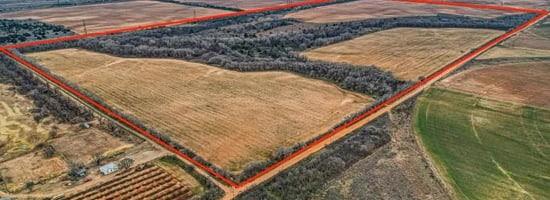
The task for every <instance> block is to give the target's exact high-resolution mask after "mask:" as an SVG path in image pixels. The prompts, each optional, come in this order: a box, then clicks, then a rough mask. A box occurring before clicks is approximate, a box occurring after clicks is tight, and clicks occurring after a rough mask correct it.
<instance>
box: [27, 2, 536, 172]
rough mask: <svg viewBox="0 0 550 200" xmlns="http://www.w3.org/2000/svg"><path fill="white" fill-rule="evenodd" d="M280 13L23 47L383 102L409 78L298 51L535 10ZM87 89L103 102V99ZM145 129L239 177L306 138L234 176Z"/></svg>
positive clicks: (503, 24)
mask: <svg viewBox="0 0 550 200" xmlns="http://www.w3.org/2000/svg"><path fill="white" fill-rule="evenodd" d="M285 12H286V11H283V12H269V13H267V14H265V13H264V14H254V15H247V16H241V17H235V18H231V19H223V20H216V21H211V22H205V23H199V24H193V25H185V26H178V27H171V28H164V29H157V30H149V31H142V32H136V33H127V34H123V35H117V36H105V37H100V38H94V39H86V40H80V41H73V42H66V43H57V44H52V45H44V46H39V47H33V48H27V49H25V51H42V50H51V49H57V48H69V47H78V48H85V49H89V50H94V51H98V52H103V53H109V54H114V55H118V56H125V57H152V58H176V59H183V60H190V61H194V62H201V63H206V64H210V65H214V66H218V67H222V68H225V69H230V70H235V71H241V72H249V71H287V72H292V73H297V74H300V75H303V76H305V77H310V78H316V79H321V80H326V81H330V82H333V83H335V84H337V85H339V86H340V87H342V88H344V89H348V90H352V91H356V92H361V93H364V94H368V95H370V96H372V97H374V98H376V99H377V100H378V101H382V100H383V99H386V98H388V97H389V96H391V95H392V94H394V93H395V92H397V91H399V90H401V89H403V88H405V87H406V86H408V85H409V84H410V83H409V82H405V81H401V80H397V79H396V78H394V77H393V76H392V74H391V73H389V72H385V71H382V70H380V69H378V68H376V67H374V66H354V65H349V64H342V63H330V62H322V61H310V60H308V59H306V58H304V57H301V56H300V55H299V52H301V51H304V50H307V49H310V48H315V47H320V46H324V45H328V44H332V43H335V42H339V41H343V40H349V39H352V38H354V37H358V36H361V35H364V34H367V33H373V32H377V31H381V30H387V29H391V28H396V27H425V28H432V27H438V28H444V27H445V28H447V27H449V28H450V27H453V28H490V29H498V30H508V29H511V28H513V27H515V26H517V25H519V24H520V23H523V22H524V21H526V20H528V19H530V18H531V17H532V15H511V16H504V17H497V18H493V19H485V18H473V17H464V16H457V15H437V16H416V17H398V18H388V19H369V20H362V21H353V22H340V23H331V24H318V25H308V26H293V28H292V29H285V31H284V32H283V31H278V29H277V28H280V27H288V26H292V25H297V24H298V25H299V24H301V22H298V21H295V20H292V19H283V18H282V17H283V16H284V14H285ZM88 94H89V95H90V96H92V97H93V98H94V99H96V100H97V101H99V102H101V103H103V101H102V100H101V98H98V97H96V96H94V95H93V94H90V93H88ZM103 104H104V105H106V104H105V103H103ZM106 106H107V107H108V105H106ZM365 110H368V108H367V109H365ZM121 115H123V116H126V117H127V118H128V119H130V120H131V121H133V122H134V123H136V124H138V125H140V126H141V127H142V128H144V129H147V126H146V125H144V124H143V123H141V122H140V121H139V120H138V119H136V118H134V117H132V116H127V115H124V114H123V113H121ZM349 119H351V118H347V119H346V120H344V122H345V121H347V120H349ZM344 122H342V123H344ZM147 130H149V132H151V133H153V134H154V135H156V136H157V137H159V138H160V139H162V140H163V141H165V142H167V143H169V144H171V145H173V146H174V147H176V148H178V149H180V151H182V152H183V153H186V154H187V155H190V156H191V157H192V158H194V159H196V160H197V161H199V162H201V163H203V164H205V165H207V166H209V167H211V168H213V169H214V170H215V171H217V172H218V173H220V174H223V175H225V176H226V177H230V178H232V179H233V180H236V181H240V180H244V179H246V178H247V177H250V176H252V175H254V174H255V173H257V172H258V171H260V170H261V169H263V168H265V167H266V166H268V165H269V164H271V163H273V162H275V161H277V160H280V159H282V158H284V157H285V156H286V155H289V154H290V153H292V152H294V151H296V150H297V149H299V148H300V147H302V146H303V145H306V144H307V143H303V144H298V145H296V146H293V147H289V148H282V149H279V150H278V151H277V152H276V153H275V154H274V155H273V156H272V158H271V159H269V160H268V161H266V162H258V163H253V164H251V165H250V166H248V167H247V168H246V169H245V170H244V172H243V173H241V174H239V175H234V174H231V173H228V172H226V171H224V170H222V169H220V168H219V167H217V166H214V165H212V164H211V163H209V162H207V161H205V160H204V159H203V158H201V157H200V156H198V155H196V154H195V153H194V152H192V151H190V150H189V149H186V148H185V147H183V146H181V145H179V144H178V143H176V142H174V141H172V140H171V139H170V137H168V136H167V135H164V134H161V133H159V132H157V131H155V130H153V129H150V128H149V129H147ZM311 141H313V140H311ZM311 141H310V142H311Z"/></svg>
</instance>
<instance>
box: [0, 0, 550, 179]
mask: <svg viewBox="0 0 550 200" xmlns="http://www.w3.org/2000/svg"><path fill="white" fill-rule="evenodd" d="M401 1H405V2H414V3H428V4H437V5H449V6H459V7H468V8H477V9H493V10H506V11H511V12H528V13H537V14H538V15H537V16H536V17H534V18H532V19H530V20H529V21H527V22H525V23H523V24H521V25H520V26H518V27H516V28H514V29H512V30H511V31H508V32H506V33H505V34H503V35H501V36H499V37H497V38H495V39H493V40H491V41H490V42H488V43H486V44H484V45H482V46H481V47H479V48H477V49H476V50H474V51H472V52H470V53H469V54H467V55H464V56H462V57H460V58H459V59H457V60H455V61H453V62H452V63H450V64H449V65H447V66H445V67H443V68H442V69H440V70H438V71H436V72H435V73H433V74H431V75H429V76H428V77H426V78H425V79H423V80H422V81H419V82H417V83H415V84H414V85H412V86H410V87H408V88H406V89H405V90H402V91H401V92H399V93H397V94H396V95H394V96H392V97H391V98H389V99H388V100H386V101H384V102H382V103H380V104H378V105H377V106H375V107H373V108H372V109H370V110H369V111H367V112H365V113H363V114H361V115H359V116H357V117H355V118H354V119H352V120H351V121H350V122H348V123H345V124H343V125H342V126H339V127H337V128H335V129H334V130H333V131H332V132H330V133H328V134H325V135H323V136H322V137H321V138H319V139H317V140H315V141H314V142H312V143H311V144H309V145H307V146H305V147H303V148H301V149H300V150H298V151H296V152H294V153H293V154H291V155H289V156H287V157H286V158H284V159H283V160H281V161H279V162H277V163H274V164H273V165H271V166H269V167H267V168H266V169H264V170H262V171H260V172H259V173H258V174H256V175H254V176H252V177H250V178H248V179H246V180H244V181H242V182H240V183H235V182H233V181H232V180H230V179H228V178H226V177H224V176H223V175H221V174H219V173H217V172H215V171H214V170H212V169H211V168H210V167H207V166H205V165H203V164H201V163H200V162H198V161H196V160H194V159H193V158H191V157H189V156H188V155H186V154H184V153H182V152H180V151H178V150H177V149H176V148H174V147H173V146H171V145H169V144H167V143H165V142H163V141H161V140H160V139H159V138H157V137H156V136H154V135H152V134H151V133H149V132H147V131H146V130H143V129H142V128H140V127H138V126H137V125H135V124H133V123H132V122H130V121H129V120H127V119H125V118H124V117H122V116H120V115H118V114H117V113H115V112H113V111H112V110H110V109H108V108H106V107H104V106H102V105H101V104H99V103H98V102H96V101H95V100H93V99H91V98H90V97H88V96H86V95H84V94H82V93H81V92H79V91H78V90H76V89H74V88H72V87H71V86H68V85H66V84H64V83H63V82H61V81H60V80H58V79H56V78H55V77H53V76H52V75H50V74H48V73H47V72H45V71H43V70H42V69H40V68H38V67H37V66H35V65H33V64H32V63H30V62H28V61H26V60H24V59H23V58H21V57H19V56H17V55H15V54H14V53H12V52H11V51H10V50H8V49H10V48H21V47H29V46H36V45H42V44H51V43H57V42H63V41H71V40H78V39H83V38H91V37H97V36H102V35H109V34H117V33H124V32H132V31H139V30H146V29H153V28H161V27H165V26H173V25H180V24H185V23H192V22H199V21H207V20H213V19H221V18H224V17H232V16H240V15H245V14H250V13H259V12H266V11H274V10H280V9H288V8H292V7H298V6H304V5H312V4H318V3H325V2H330V1H329V0H315V1H306V2H300V3H294V4H288V5H280V6H274V7H267V8H259V9H252V10H247V11H242V12H237V13H228V14H220V15H214V16H206V17H199V18H188V19H182V20H174V21H165V22H160V23H153V24H150V25H143V26H133V27H129V28H122V29H116V30H111V31H103V32H96V33H90V34H84V35H76V36H67V37H61V38H54V39H49V40H41V41H34V42H25V43H19V44H15V45H7V46H4V47H0V51H2V52H3V53H4V54H6V55H7V56H9V57H10V58H12V59H13V60H15V61H17V62H19V63H20V64H22V65H24V66H26V67H28V68H29V69H31V70H32V71H34V72H35V73H37V74H39V75H40V76H42V77H43V78H45V79H47V80H49V81H51V82H52V83H54V84H56V85H57V86H58V87H60V88H62V89H63V90H65V91H67V92H69V93H71V94H73V95H74V96H76V97H77V98H79V99H81V100H82V101H84V102H86V103H88V104H89V105H91V106H93V107H94V108H96V109H98V110H99V111H101V112H103V113H104V114H106V115H107V116H109V117H111V118H113V119H115V120H117V121H119V122H120V123H122V124H124V125H126V126H128V127H129V128H131V129H132V130H134V131H136V132H138V133H140V134H142V135H143V136H145V137H147V138H148V139H151V140H153V141H154V142H155V143H157V144H159V145H161V146H162V147H164V148H165V149H167V150H169V151H170V152H172V153H174V154H176V155H178V156H180V157H182V158H183V159H185V160H187V161H189V162H190V163H192V164H193V165H195V166H196V167H199V168H200V169H202V170H204V171H206V172H208V173H209V174H211V175H212V176H214V177H216V178H218V179H219V180H221V181H223V182H224V183H226V184H228V185H230V186H232V187H233V188H241V187H244V186H246V185H248V184H250V183H251V182H253V181H254V180H256V179H258V178H259V177H261V176H263V175H265V174H267V173H268V172H270V171H272V170H274V169H275V168H277V167H278V166H281V165H282V164H284V163H286V162H288V161H290V160H292V159H293V158H295V157H296V156H298V155H300V154H301V153H303V152H304V151H306V150H308V149H311V148H313V147H314V146H316V145H319V144H320V143H322V142H323V141H326V140H327V139H329V138H331V137H332V136H334V135H336V134H337V133H339V132H341V131H343V130H344V129H346V128H348V127H350V126H352V125H354V124H356V123H357V122H358V121H360V120H362V119H365V118H366V117H368V116H370V115H372V114H374V113H376V112H378V111H380V110H381V109H382V108H384V107H386V106H387V105H389V104H392V103H395V102H397V101H398V100H399V99H401V98H403V97H404V96H406V95H408V94H411V93H413V92H414V91H415V90H417V89H419V88H421V87H422V86H424V85H426V84H428V83H429V82H430V81H433V80H435V79H437V78H438V77H439V76H441V75H444V74H445V73H448V72H450V71H452V70H454V69H456V68H458V67H460V66H461V65H462V64H464V63H465V62H468V61H470V60H472V59H473V58H475V57H476V56H478V55H480V54H481V53H483V52H485V51H486V50H488V49H489V48H491V47H493V46H495V45H496V44H498V43H500V42H502V41H503V40H505V39H507V38H509V37H511V36H513V35H514V34H516V33H518V32H520V31H522V30H524V29H526V28H527V27H529V26H531V25H533V24H534V23H536V22H537V21H539V20H541V19H542V18H544V17H545V16H546V15H548V14H549V12H548V11H545V10H533V9H521V8H515V7H505V6H492V5H477V4H468V3H451V2H440V1H428V0H424V1H419V0H401Z"/></svg>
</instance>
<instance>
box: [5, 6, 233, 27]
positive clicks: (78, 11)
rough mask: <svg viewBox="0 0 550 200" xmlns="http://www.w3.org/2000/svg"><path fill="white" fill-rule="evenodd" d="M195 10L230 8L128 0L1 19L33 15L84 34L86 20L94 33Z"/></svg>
mask: <svg viewBox="0 0 550 200" xmlns="http://www.w3.org/2000/svg"><path fill="white" fill-rule="evenodd" d="M194 12H195V13H196V15H197V16H206V15H213V14H219V13H224V12H228V11H224V10H218V9H208V8H201V7H190V6H184V5H177V4H172V3H163V2H157V1H128V2H119V3H106V4H94V5H84V6H73V7H61V8H48V9H38V10H29V11H19V12H11V13H4V14H0V18H10V19H28V18H32V19H36V20H40V21H44V22H48V23H53V24H61V25H64V26H66V27H68V28H69V29H71V30H73V31H75V32H78V33H84V26H83V24H84V23H85V24H86V29H87V31H88V32H93V31H100V30H105V29H114V28H120V27H124V26H131V25H141V24H147V23H151V22H157V21H163V20H173V19H182V18H187V17H193V16H194Z"/></svg>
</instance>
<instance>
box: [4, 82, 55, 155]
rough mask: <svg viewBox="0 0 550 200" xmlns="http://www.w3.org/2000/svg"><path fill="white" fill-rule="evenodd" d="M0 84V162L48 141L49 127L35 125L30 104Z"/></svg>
mask: <svg viewBox="0 0 550 200" xmlns="http://www.w3.org/2000/svg"><path fill="white" fill-rule="evenodd" d="M8 87H9V86H7V85H2V84H0V162H1V161H4V160H6V159H11V158H14V157H16V156H18V155H21V154H24V153H27V152H29V151H31V150H32V149H33V148H34V147H35V146H36V145H38V144H39V143H42V142H44V141H46V140H47V139H48V137H49V136H48V132H49V130H48V129H49V127H47V126H46V125H44V124H39V123H36V122H35V121H34V120H33V118H32V114H31V113H30V112H29V109H30V108H32V103H31V102H30V101H29V100H27V99H25V98H24V97H22V96H19V95H16V94H15V92H13V91H9V90H7V89H8Z"/></svg>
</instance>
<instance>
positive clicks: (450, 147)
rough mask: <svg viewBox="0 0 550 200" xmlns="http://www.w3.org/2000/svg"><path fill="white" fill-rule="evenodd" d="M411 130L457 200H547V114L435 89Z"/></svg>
mask: <svg viewBox="0 0 550 200" xmlns="http://www.w3.org/2000/svg"><path fill="white" fill-rule="evenodd" d="M541 93H542V92H541ZM415 130H416V132H417V133H418V135H419V136H420V138H421V140H422V143H423V144H424V146H425V147H426V149H427V151H428V153H429V154H430V156H431V158H432V160H433V161H434V163H435V165H436V166H437V168H438V170H439V171H440V173H441V174H442V175H443V178H444V180H445V182H446V183H447V184H449V185H450V186H451V187H452V188H453V189H454V194H455V195H456V197H458V198H459V199H549V198H550V191H549V190H548V188H550V181H548V172H549V171H548V167H546V166H550V159H549V158H548V155H549V154H550V143H549V141H550V110H546V109H538V108H533V107H529V106H521V105H516V104H511V103H505V102H499V101H493V100H487V99H484V98H480V97H477V96H474V95H470V94H464V93H459V92H452V91H448V90H444V89H438V88H434V89H430V90H428V91H427V92H426V93H424V94H423V95H422V96H421V97H420V98H419V100H418V103H417V108H416V114H415Z"/></svg>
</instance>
